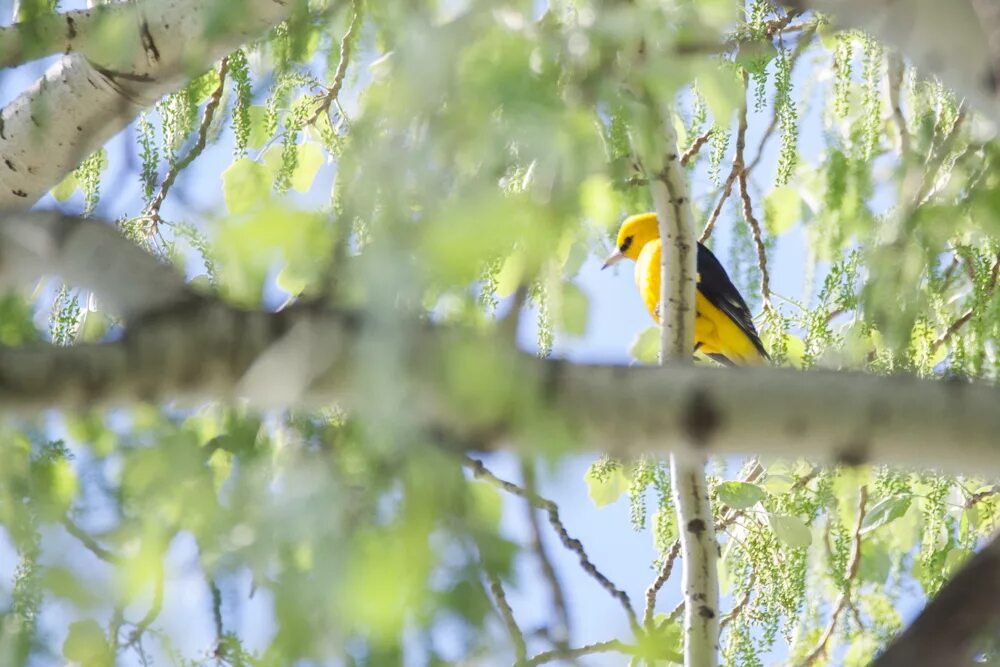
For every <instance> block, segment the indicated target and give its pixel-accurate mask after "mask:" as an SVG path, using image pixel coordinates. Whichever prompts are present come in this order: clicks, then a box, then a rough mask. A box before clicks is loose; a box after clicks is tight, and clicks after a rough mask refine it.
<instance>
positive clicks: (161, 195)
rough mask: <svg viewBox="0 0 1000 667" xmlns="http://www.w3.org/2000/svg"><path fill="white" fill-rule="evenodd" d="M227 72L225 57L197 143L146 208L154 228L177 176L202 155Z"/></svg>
mask: <svg viewBox="0 0 1000 667" xmlns="http://www.w3.org/2000/svg"><path fill="white" fill-rule="evenodd" d="M228 72H229V56H226V57H225V58H223V59H222V61H221V62H220V63H219V85H218V86H216V87H215V90H213V91H212V95H211V96H210V97H209V98H208V103H207V104H205V111H204V112H203V113H202V116H201V123H200V124H199V125H198V139H197V141H195V143H194V146H192V147H191V150H189V151H188V152H187V154H186V155H185V156H184V157H183V158H181V159H180V160H178V161H177V162H175V163H174V164H173V166H171V167H170V169H169V170H168V171H167V174H166V176H164V177H163V182H162V183H160V189H159V191H158V192H157V193H156V196H155V197H154V198H153V201H151V202H150V203H149V206H148V207H147V208H146V212H145V217H146V218H147V219H148V220H149V221H150V222H151V223H152V225H153V226H154V227H155V226H156V225H157V224H159V222H160V207H161V206H163V201H164V200H165V199H166V198H167V193H168V192H170V188H171V187H173V185H174V181H175V180H177V176H178V174H180V173H181V172H182V171H183V170H184V169H186V168H187V167H188V165H190V164H191V163H192V162H194V161H195V159H196V158H197V157H198V156H199V155H201V154H202V151H204V150H205V145H206V144H207V143H208V128H209V127H210V126H211V125H212V120H213V119H214V118H215V112H216V110H217V109H218V108H219V102H220V101H221V100H222V93H223V92H224V91H225V89H226V74H228Z"/></svg>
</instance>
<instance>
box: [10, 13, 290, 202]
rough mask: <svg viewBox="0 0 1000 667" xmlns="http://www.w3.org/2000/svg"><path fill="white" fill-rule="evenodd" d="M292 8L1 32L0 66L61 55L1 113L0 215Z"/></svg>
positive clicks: (53, 23)
mask: <svg viewBox="0 0 1000 667" xmlns="http://www.w3.org/2000/svg"><path fill="white" fill-rule="evenodd" d="M293 4H294V3H293V2H290V1H289V0H138V1H137V2H129V3H120V4H115V5H110V6H108V7H102V8H99V9H94V10H84V11H73V12H66V13H63V14H56V15H52V16H49V17H45V18H42V19H38V20H37V21H36V22H34V23H32V24H31V25H27V24H15V25H13V26H7V27H4V28H0V66H11V65H14V64H18V63H20V62H23V61H26V60H30V59H32V58H37V57H40V56H43V55H48V54H51V53H57V52H66V53H67V55H65V56H64V57H63V58H62V59H60V60H59V61H58V62H57V63H55V64H54V65H52V67H50V68H49V70H48V71H47V72H46V73H45V75H44V76H43V77H42V78H41V79H40V80H39V81H38V82H37V83H36V84H35V85H34V86H32V87H31V88H29V89H28V90H26V91H25V92H23V93H22V94H21V95H20V96H18V97H17V98H16V99H14V100H13V101H12V102H10V104H8V105H7V106H6V107H4V109H3V110H2V111H0V210H6V211H17V210H25V209H27V208H30V207H31V206H32V205H33V204H34V203H35V202H36V201H37V200H38V199H39V198H40V197H41V196H42V195H44V194H45V193H46V192H47V191H48V190H50V189H51V188H52V187H54V186H55V185H56V184H58V183H59V181H61V180H62V178H63V177H64V176H65V175H66V174H67V173H69V172H70V171H72V170H73V169H74V168H75V167H76V166H77V165H78V164H79V163H80V161H81V160H83V159H84V158H86V157H87V156H88V155H90V154H91V153H92V152H93V151H95V150H97V149H98V148H100V147H101V146H103V145H104V144H105V143H106V142H107V141H108V140H109V139H110V138H111V137H113V136H114V135H115V134H117V133H118V132H120V131H121V130H122V129H124V128H125V127H126V126H127V125H128V124H129V123H130V122H132V120H133V119H134V118H135V116H136V115H137V114H138V113H139V112H140V111H141V110H142V109H144V108H146V107H148V106H150V105H152V104H153V103H155V102H156V101H157V100H158V99H160V98H161V97H163V96H164V95H165V94H167V93H170V92H173V91H176V90H177V89H179V88H180V87H181V86H182V85H183V84H184V83H185V82H187V81H189V80H190V79H191V78H192V77H193V76H196V75H198V74H201V73H202V72H203V71H205V70H206V69H208V68H209V67H211V66H212V64H213V63H214V62H215V61H216V60H218V59H219V58H221V57H222V56H224V55H225V54H227V53H229V52H230V51H232V50H233V49H235V48H236V47H238V46H239V45H240V44H243V43H245V42H247V41H249V40H250V39H252V38H254V37H257V36H259V35H260V34H261V33H263V32H264V31H266V30H267V29H269V28H271V27H273V26H275V25H277V24H278V23H279V22H281V21H282V20H284V19H285V18H287V17H288V15H289V13H290V11H291V9H292V6H293ZM34 29H37V31H38V38H37V39H35V38H33V37H32V35H33V32H32V30H34ZM112 36H113V39H111V37H112ZM109 45H113V48H112V47H110V46H109Z"/></svg>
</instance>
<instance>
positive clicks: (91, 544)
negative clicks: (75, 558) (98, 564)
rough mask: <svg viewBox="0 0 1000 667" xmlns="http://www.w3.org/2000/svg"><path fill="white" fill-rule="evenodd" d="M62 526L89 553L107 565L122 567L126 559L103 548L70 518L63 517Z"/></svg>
mask: <svg viewBox="0 0 1000 667" xmlns="http://www.w3.org/2000/svg"><path fill="white" fill-rule="evenodd" d="M62 525H63V528H65V529H66V532H67V533H69V534H70V535H72V536H73V537H75V538H76V539H78V540H79V541H80V543H81V544H83V546H85V547H86V548H87V550H88V551H90V553H92V554H94V555H95V556H97V557H98V558H100V559H101V560H103V561H104V562H105V563H111V564H112V565H121V564H122V563H123V562H124V559H123V558H122V557H121V556H119V555H118V554H116V553H114V552H112V551H109V550H107V549H105V548H104V547H102V546H101V545H100V544H98V543H97V540H95V539H94V538H93V537H91V536H90V535H89V534H88V533H87V531H85V530H84V529H83V528H80V526H78V525H76V524H75V523H74V522H73V520H72V519H70V518H69V517H63V520H62Z"/></svg>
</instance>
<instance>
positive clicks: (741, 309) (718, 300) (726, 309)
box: [698, 243, 771, 359]
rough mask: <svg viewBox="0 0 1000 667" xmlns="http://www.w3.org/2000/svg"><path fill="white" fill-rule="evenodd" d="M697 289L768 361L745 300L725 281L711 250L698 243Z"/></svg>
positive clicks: (724, 272)
mask: <svg viewBox="0 0 1000 667" xmlns="http://www.w3.org/2000/svg"><path fill="white" fill-rule="evenodd" d="M698 276H699V281H698V290H699V291H700V292H701V293H702V295H703V296H704V297H705V298H706V299H708V301H709V303H711V304H712V305H713V306H715V307H716V308H718V309H719V310H721V311H722V312H723V313H725V314H726V316H727V317H729V319H731V320H732V321H733V322H734V323H735V324H736V326H738V327H739V328H740V330H742V331H743V333H745V334H746V335H747V338H749V339H750V342H751V343H753V345H754V347H756V348H757V351H758V352H760V354H761V356H762V357H764V358H765V359H770V358H771V357H770V356H769V355H768V353H767V350H765V349H764V344H763V343H761V342H760V337H759V336H758V335H757V329H756V327H754V325H753V316H752V315H751V314H750V308H749V307H747V303H746V301H744V300H743V297H742V296H740V293H739V291H738V290H737V289H736V286H735V285H733V282H732V281H731V280H730V279H729V275H728V274H727V273H726V270H725V269H724V268H722V264H720V263H719V260H718V259H716V258H715V255H713V254H712V251H711V250H709V249H708V248H706V247H705V246H703V245H702V244H701V243H699V244H698Z"/></svg>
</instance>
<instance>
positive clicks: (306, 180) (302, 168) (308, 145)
mask: <svg viewBox="0 0 1000 667" xmlns="http://www.w3.org/2000/svg"><path fill="white" fill-rule="evenodd" d="M325 161H326V157H325V156H324V155H323V149H322V148H320V147H319V144H316V143H313V142H311V141H306V142H303V143H301V144H299V148H298V162H297V163H296V164H295V171H293V172H292V187H293V188H295V190H296V191H297V192H308V191H309V188H311V187H312V184H313V182H314V181H315V180H316V173H317V172H318V171H319V168H320V167H322V166H323V162H325Z"/></svg>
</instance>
